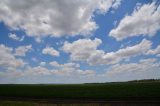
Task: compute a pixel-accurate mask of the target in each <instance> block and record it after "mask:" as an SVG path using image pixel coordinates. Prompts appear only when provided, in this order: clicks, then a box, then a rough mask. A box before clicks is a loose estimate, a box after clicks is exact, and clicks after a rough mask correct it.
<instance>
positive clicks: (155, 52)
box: [146, 45, 160, 56]
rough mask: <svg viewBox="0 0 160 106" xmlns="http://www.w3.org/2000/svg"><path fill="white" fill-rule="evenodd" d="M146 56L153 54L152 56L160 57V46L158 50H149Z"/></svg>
mask: <svg viewBox="0 0 160 106" xmlns="http://www.w3.org/2000/svg"><path fill="white" fill-rule="evenodd" d="M146 54H151V55H155V54H156V55H157V56H159V55H160V45H158V46H157V48H155V49H152V50H149V51H148V52H147V53H146Z"/></svg>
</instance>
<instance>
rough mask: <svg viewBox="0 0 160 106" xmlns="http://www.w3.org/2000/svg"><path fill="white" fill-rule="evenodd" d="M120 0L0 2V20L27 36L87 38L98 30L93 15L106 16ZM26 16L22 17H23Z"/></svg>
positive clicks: (24, 0)
mask: <svg viewBox="0 0 160 106" xmlns="http://www.w3.org/2000/svg"><path fill="white" fill-rule="evenodd" d="M118 1H119V0H94V1H92V0H65V1H64V0H14V1H13V0H3V1H0V21H3V22H4V23H5V24H6V25H7V26H9V27H10V28H12V29H13V30H19V29H22V30H24V31H25V32H26V33H27V34H28V35H30V36H36V37H38V38H39V37H41V36H48V35H50V36H54V37H60V36H65V35H67V36H70V35H71V36H74V35H79V34H81V35H89V34H91V33H92V32H93V31H94V30H95V29H97V28H98V26H97V24H96V23H95V21H94V20H93V16H94V13H100V14H103V13H106V12H107V11H108V10H109V9H110V8H111V7H112V4H116V2H118ZM24 17H25V18H24Z"/></svg>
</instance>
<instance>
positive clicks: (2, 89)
mask: <svg viewBox="0 0 160 106" xmlns="http://www.w3.org/2000/svg"><path fill="white" fill-rule="evenodd" d="M10 97H12V98H35V99H86V100H87V99H93V100H94V99H99V100H112V99H113V100H119V99H137V100H139V99H142V100H143V98H144V99H147V98H149V99H150V100H151V99H153V100H154V99H155V98H157V99H159V98H160V82H141V83H135V82H129V83H128V82H126V83H106V84H61V85H55V84H48V85H47V84H45V85H43V84H29V85H26V84H21V85H20V84H19V85H18V84H8V85H7V84H2V85H0V98H10Z"/></svg>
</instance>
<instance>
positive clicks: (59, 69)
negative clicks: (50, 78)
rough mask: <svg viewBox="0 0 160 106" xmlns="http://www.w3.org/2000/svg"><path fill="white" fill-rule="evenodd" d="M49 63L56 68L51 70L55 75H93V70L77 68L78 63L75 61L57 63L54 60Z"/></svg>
mask: <svg viewBox="0 0 160 106" xmlns="http://www.w3.org/2000/svg"><path fill="white" fill-rule="evenodd" d="M49 64H50V65H51V66H53V67H54V68H56V69H55V70H53V71H52V73H54V74H56V75H83V76H91V75H95V71H93V70H81V69H79V68H80V65H79V64H77V63H65V64H59V63H57V62H56V61H52V62H50V63H49Z"/></svg>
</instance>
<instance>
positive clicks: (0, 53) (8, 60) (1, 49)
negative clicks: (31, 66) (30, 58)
mask: <svg viewBox="0 0 160 106" xmlns="http://www.w3.org/2000/svg"><path fill="white" fill-rule="evenodd" d="M24 65H25V62H24V61H23V60H22V59H17V58H16V57H15V56H14V54H13V49H12V48H10V47H7V46H5V45H3V44H1V45H0V67H1V68H5V69H16V68H19V67H23V66H24Z"/></svg>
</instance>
